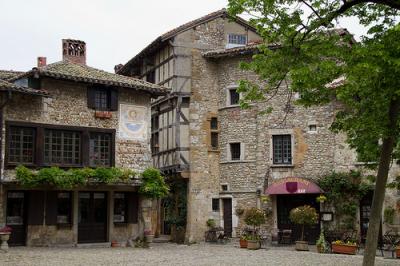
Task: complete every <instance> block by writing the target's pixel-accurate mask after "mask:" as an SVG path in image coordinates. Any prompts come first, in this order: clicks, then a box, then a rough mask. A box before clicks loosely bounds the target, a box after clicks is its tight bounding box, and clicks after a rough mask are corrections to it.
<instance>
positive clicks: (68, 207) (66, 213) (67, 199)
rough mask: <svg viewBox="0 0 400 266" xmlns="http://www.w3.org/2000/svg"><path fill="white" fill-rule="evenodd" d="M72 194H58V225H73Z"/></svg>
mask: <svg viewBox="0 0 400 266" xmlns="http://www.w3.org/2000/svg"><path fill="white" fill-rule="evenodd" d="M71 213H72V199H71V192H58V193H57V224H71V222H72V221H71Z"/></svg>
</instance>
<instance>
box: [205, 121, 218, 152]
mask: <svg viewBox="0 0 400 266" xmlns="http://www.w3.org/2000/svg"><path fill="white" fill-rule="evenodd" d="M213 122H215V125H214V124H213ZM208 126H209V137H210V140H209V145H208V146H209V150H210V151H219V133H220V128H219V120H218V117H217V116H211V117H210V118H209V119H208ZM214 126H215V127H214ZM213 136H215V138H216V145H215V146H214V145H213V144H215V143H214V141H213V140H215V139H213Z"/></svg>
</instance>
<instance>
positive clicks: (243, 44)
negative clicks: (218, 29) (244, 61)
mask: <svg viewBox="0 0 400 266" xmlns="http://www.w3.org/2000/svg"><path fill="white" fill-rule="evenodd" d="M232 35H235V36H244V38H245V43H231V42H229V37H230V36H232ZM247 43H248V37H247V35H246V34H240V33H228V34H227V36H226V48H228V49H229V48H235V47H243V46H246V45H247Z"/></svg>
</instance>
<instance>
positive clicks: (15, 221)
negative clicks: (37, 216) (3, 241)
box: [6, 191, 27, 246]
mask: <svg viewBox="0 0 400 266" xmlns="http://www.w3.org/2000/svg"><path fill="white" fill-rule="evenodd" d="M26 203H27V200H26V193H25V192H23V191H8V192H7V211H6V214H7V217H6V224H7V226H9V227H11V229H12V234H11V236H10V240H9V241H8V243H9V244H10V246H24V245H25V243H26V210H27V204H26Z"/></svg>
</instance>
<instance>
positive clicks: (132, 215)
mask: <svg viewBox="0 0 400 266" xmlns="http://www.w3.org/2000/svg"><path fill="white" fill-rule="evenodd" d="M126 194H127V205H128V208H127V209H128V213H127V214H128V215H127V222H128V223H132V224H136V223H137V222H138V210H139V208H138V207H139V206H138V205H139V197H138V195H137V193H136V192H129V193H126Z"/></svg>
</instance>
